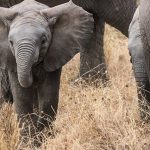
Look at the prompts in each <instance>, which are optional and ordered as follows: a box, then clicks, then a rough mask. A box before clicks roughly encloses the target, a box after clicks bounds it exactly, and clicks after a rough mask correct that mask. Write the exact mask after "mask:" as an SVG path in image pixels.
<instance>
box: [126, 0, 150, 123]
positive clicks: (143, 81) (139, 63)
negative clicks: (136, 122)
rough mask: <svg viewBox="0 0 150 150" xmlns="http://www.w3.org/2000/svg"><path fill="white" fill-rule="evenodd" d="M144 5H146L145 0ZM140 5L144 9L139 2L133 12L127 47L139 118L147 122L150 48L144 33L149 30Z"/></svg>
mask: <svg viewBox="0 0 150 150" xmlns="http://www.w3.org/2000/svg"><path fill="white" fill-rule="evenodd" d="M147 2H148V1H147ZM144 6H146V2H145V4H144ZM149 6H150V3H149ZM141 7H142V8H143V9H144V10H146V9H145V7H143V4H141V5H140V6H139V7H138V8H137V10H136V12H135V14H134V17H133V19H132V22H131V24H130V27H129V42H128V47H129V51H130V55H131V61H132V65H133V71H134V76H135V80H136V83H137V87H138V90H137V91H138V99H139V106H140V112H141V119H142V120H144V121H147V122H148V121H149V120H150V116H149V112H150V109H149V107H150V82H149V81H150V78H149V77H150V72H149V69H150V68H149V59H150V55H149V53H148V51H149V50H150V49H149V45H148V44H147V43H148V42H149V41H147V35H146V34H145V33H147V32H149V30H146V29H145V25H146V24H145V21H146V20H147V22H149V21H148V19H147V16H148V15H147V14H144V13H143V9H142V8H141ZM148 8H149V7H148ZM140 11H142V12H140ZM141 13H142V14H141ZM143 15H144V16H143ZM141 17H142V18H141ZM144 17H145V18H146V19H145V18H144Z"/></svg>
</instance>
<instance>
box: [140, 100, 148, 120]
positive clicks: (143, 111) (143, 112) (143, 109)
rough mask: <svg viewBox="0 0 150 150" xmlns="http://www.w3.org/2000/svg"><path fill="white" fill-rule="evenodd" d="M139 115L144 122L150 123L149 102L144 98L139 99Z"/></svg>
mask: <svg viewBox="0 0 150 150" xmlns="http://www.w3.org/2000/svg"><path fill="white" fill-rule="evenodd" d="M139 107H140V117H141V120H142V121H143V122H144V123H150V103H149V102H147V100H146V99H145V98H143V100H139Z"/></svg>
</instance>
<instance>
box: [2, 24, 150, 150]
mask: <svg viewBox="0 0 150 150" xmlns="http://www.w3.org/2000/svg"><path fill="white" fill-rule="evenodd" d="M105 32H106V36H105V50H106V52H105V53H106V59H107V66H108V73H109V75H110V81H109V83H108V85H107V86H106V87H103V86H102V84H99V87H97V88H95V87H94V86H88V85H84V86H83V84H82V85H81V84H79V85H78V86H76V85H74V84H73V83H71V80H72V79H74V78H75V77H76V76H77V74H78V71H79V56H76V57H75V58H74V59H73V60H72V61H71V62H70V63H68V64H67V65H66V66H65V67H64V69H63V74H62V82H61V90H60V102H59V109H58V114H57V119H56V121H55V123H54V128H55V131H56V135H55V138H50V137H47V135H46V134H44V136H45V137H47V138H46V139H47V140H46V141H45V143H43V144H42V146H41V147H40V148H39V149H40V150H149V149H150V125H149V124H144V123H142V122H141V121H140V118H139V111H138V103H137V94H136V86H135V81H134V78H133V75H132V70H131V64H130V62H129V55H128V50H127V39H126V38H125V37H123V36H122V35H121V34H120V33H118V32H117V31H116V30H115V29H113V28H110V27H109V26H107V27H106V31H105ZM0 114H1V115H0V122H1V123H0V150H16V149H19V147H20V146H19V145H20V144H19V129H18V126H17V123H16V117H15V115H14V113H13V110H12V108H11V106H8V105H4V106H3V107H2V109H1V110H0ZM24 149H32V148H29V147H28V145H27V146H26V148H24ZM35 149H36V148H35Z"/></svg>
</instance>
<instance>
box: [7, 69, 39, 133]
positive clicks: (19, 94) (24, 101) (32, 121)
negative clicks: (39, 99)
mask: <svg viewBox="0 0 150 150" xmlns="http://www.w3.org/2000/svg"><path fill="white" fill-rule="evenodd" d="M8 74H9V81H10V87H11V92H12V95H13V100H14V107H15V111H16V113H17V115H18V119H20V127H21V126H22V125H23V124H24V128H23V130H22V133H21V134H22V135H23V136H26V135H28V134H29V133H31V135H32V133H33V134H34V133H35V129H36V128H35V126H36V121H37V119H36V118H37V117H36V115H35V114H34V113H33V90H32V87H30V88H23V87H21V86H20V84H19V82H18V78H17V73H16V72H12V71H9V73H8ZM29 127H31V128H30V129H31V131H29Z"/></svg>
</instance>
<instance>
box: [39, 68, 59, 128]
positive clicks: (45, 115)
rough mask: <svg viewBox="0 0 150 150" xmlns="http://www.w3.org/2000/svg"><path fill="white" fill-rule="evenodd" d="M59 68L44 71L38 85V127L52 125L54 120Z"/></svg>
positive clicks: (57, 95)
mask: <svg viewBox="0 0 150 150" xmlns="http://www.w3.org/2000/svg"><path fill="white" fill-rule="evenodd" d="M60 76H61V69H58V70H56V71H54V72H46V75H45V79H44V81H42V83H40V84H39V87H38V100H39V114H40V117H39V120H38V127H39V130H42V129H43V128H44V127H50V128H51V127H52V126H51V125H52V124H51V123H52V122H53V121H54V120H55V116H56V113H57V107H58V99H59V86H60Z"/></svg>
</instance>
